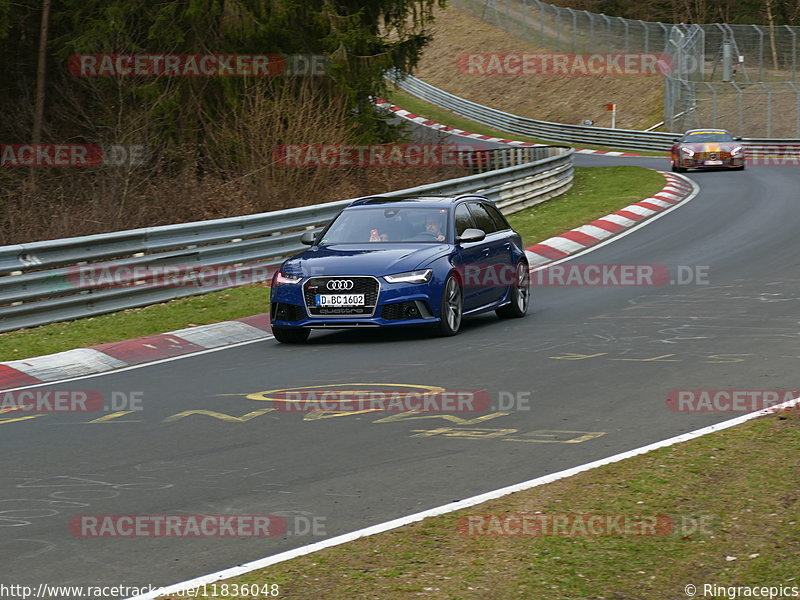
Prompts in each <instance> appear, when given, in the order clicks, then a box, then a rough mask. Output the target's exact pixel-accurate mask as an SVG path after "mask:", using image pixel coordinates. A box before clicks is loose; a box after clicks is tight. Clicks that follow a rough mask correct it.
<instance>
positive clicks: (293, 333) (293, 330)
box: [272, 327, 311, 344]
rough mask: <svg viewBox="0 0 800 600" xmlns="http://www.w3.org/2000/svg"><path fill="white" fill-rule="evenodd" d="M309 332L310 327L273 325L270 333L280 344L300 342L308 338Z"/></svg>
mask: <svg viewBox="0 0 800 600" xmlns="http://www.w3.org/2000/svg"><path fill="white" fill-rule="evenodd" d="M310 334H311V330H310V329H301V328H300V327H273V328H272V335H274V336H275V339H276V340H278V341H279V342H280V343H281V344H302V343H303V342H305V341H306V340H307V339H308V336H309V335H310Z"/></svg>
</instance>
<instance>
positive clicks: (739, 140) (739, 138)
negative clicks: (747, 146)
mask: <svg viewBox="0 0 800 600" xmlns="http://www.w3.org/2000/svg"><path fill="white" fill-rule="evenodd" d="M733 140H734V141H736V142H741V141H742V136H740V135H737V136H736V137H734V138H733Z"/></svg>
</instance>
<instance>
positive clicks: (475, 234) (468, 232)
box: [456, 227, 486, 244]
mask: <svg viewBox="0 0 800 600" xmlns="http://www.w3.org/2000/svg"><path fill="white" fill-rule="evenodd" d="M485 239H486V233H485V232H484V231H483V229H475V228H474V227H470V228H469V229H465V230H464V233H462V234H461V235H460V236H458V237H457V238H456V243H457V244H460V243H462V242H467V243H469V242H482V241H483V240H485Z"/></svg>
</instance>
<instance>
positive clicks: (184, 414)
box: [164, 408, 278, 423]
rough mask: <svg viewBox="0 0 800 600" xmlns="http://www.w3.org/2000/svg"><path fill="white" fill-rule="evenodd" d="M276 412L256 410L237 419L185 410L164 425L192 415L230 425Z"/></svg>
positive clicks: (218, 414) (168, 418) (207, 412)
mask: <svg viewBox="0 0 800 600" xmlns="http://www.w3.org/2000/svg"><path fill="white" fill-rule="evenodd" d="M274 410H278V409H277V408H262V409H261V410H254V411H252V412H249V413H247V414H246V415H242V416H241V417H236V416H234V415H228V414H225V413H221V412H217V411H215V410H185V411H183V412H180V413H177V414H175V415H172V416H169V417H167V418H166V419H164V423H171V422H172V421H177V420H179V419H185V418H186V417H191V416H192V415H200V416H204V417H212V418H214V419H219V420H220V421H227V422H229V423H245V422H247V421H249V420H251V419H255V418H256V417H260V416H261V415H265V414H267V413H268V412H272V411H274Z"/></svg>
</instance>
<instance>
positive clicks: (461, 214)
mask: <svg viewBox="0 0 800 600" xmlns="http://www.w3.org/2000/svg"><path fill="white" fill-rule="evenodd" d="M455 217H456V235H461V234H462V233H464V232H465V231H466V230H467V229H469V228H470V227H472V228H474V227H475V223H474V222H473V220H472V215H471V214H470V212H469V209H468V208H467V205H466V204H459V205H458V206H457V207H456V212H455Z"/></svg>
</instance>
